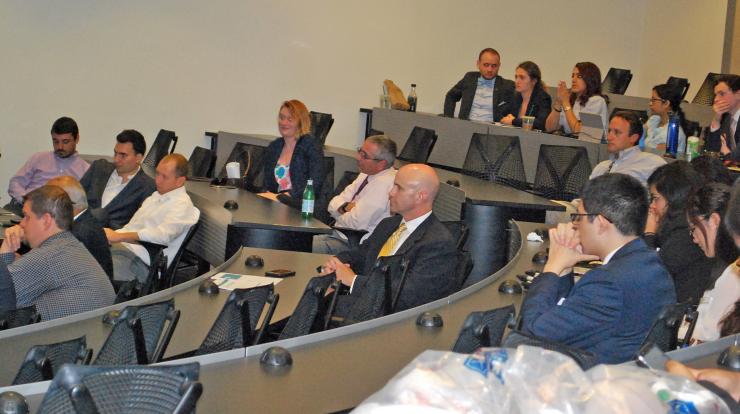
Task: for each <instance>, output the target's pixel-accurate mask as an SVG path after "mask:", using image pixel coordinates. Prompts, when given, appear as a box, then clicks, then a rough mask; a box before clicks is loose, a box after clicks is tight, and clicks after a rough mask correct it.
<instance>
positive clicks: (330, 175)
mask: <svg viewBox="0 0 740 414" xmlns="http://www.w3.org/2000/svg"><path fill="white" fill-rule="evenodd" d="M333 193H334V157H324V181H323V182H322V183H321V189H319V191H318V192H317V193H316V201H315V204H314V209H313V214H314V216H315V217H316V218H317V219H318V220H320V221H321V222H323V223H326V224H329V225H330V224H331V223H332V222H333V221H334V219H333V218H332V217H331V215H330V214H329V212H328V211H327V209H328V208H329V202H330V201H331V199H332V194H333Z"/></svg>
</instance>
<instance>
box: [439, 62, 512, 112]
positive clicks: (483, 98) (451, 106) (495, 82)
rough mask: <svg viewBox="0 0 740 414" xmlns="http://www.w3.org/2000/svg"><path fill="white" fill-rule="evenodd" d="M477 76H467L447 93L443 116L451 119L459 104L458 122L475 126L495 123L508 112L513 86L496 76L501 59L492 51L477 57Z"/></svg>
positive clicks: (471, 74) (474, 74)
mask: <svg viewBox="0 0 740 414" xmlns="http://www.w3.org/2000/svg"><path fill="white" fill-rule="evenodd" d="M476 65H477V66H478V71H477V72H468V73H466V74H465V76H464V77H463V78H462V79H461V80H460V81H459V82H458V83H457V84H456V85H455V86H453V87H452V89H450V91H449V92H447V96H445V103H444V115H445V116H449V117H453V116H454V115H455V106H456V105H457V102H458V101H461V103H460V112H459V114H458V117H459V118H460V119H469V120H471V121H479V122H498V121H499V120H500V119H501V118H502V117H504V116H505V115H507V114H509V113H510V112H511V105H512V101H513V99H514V82H512V81H510V80H508V79H504V78H502V77H501V76H499V75H498V70H499V68H500V67H501V56H500V55H499V53H498V52H497V51H496V50H495V49H492V48H486V49H483V50H481V52H480V53H479V54H478V61H477V62H476Z"/></svg>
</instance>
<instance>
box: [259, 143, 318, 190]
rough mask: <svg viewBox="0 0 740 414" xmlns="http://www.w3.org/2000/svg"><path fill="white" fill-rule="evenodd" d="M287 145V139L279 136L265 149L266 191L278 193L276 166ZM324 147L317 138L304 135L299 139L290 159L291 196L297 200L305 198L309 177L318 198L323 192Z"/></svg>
mask: <svg viewBox="0 0 740 414" xmlns="http://www.w3.org/2000/svg"><path fill="white" fill-rule="evenodd" d="M283 146H285V140H283V138H282V137H281V138H278V139H276V140H274V141H272V142H271V143H270V145H269V146H268V147H267V150H265V155H264V157H265V162H264V176H265V179H264V187H265V191H271V192H273V193H277V190H278V184H277V181H276V180H275V166H276V165H277V162H278V159H279V158H280V153H281V152H282V151H283ZM325 174H326V173H325V172H324V149H323V147H322V145H321V142H319V141H318V140H317V139H316V138H314V137H313V136H311V135H308V134H307V135H304V136H302V137H301V138H299V139H298V142H297V143H296V144H295V149H294V150H293V157H292V158H291V159H290V183H291V185H292V186H293V188H291V190H290V197H291V198H292V199H294V200H297V201H298V202H299V203H300V200H301V199H303V190H305V189H306V183H307V182H308V179H309V178H310V179H312V180H313V191H314V194H315V195H316V197H317V198H318V196H319V194H321V186H322V184H323V183H324V175H325Z"/></svg>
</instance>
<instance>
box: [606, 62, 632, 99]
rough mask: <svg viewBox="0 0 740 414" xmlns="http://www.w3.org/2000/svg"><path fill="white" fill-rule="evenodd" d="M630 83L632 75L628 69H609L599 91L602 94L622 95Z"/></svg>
mask: <svg viewBox="0 0 740 414" xmlns="http://www.w3.org/2000/svg"><path fill="white" fill-rule="evenodd" d="M630 81H632V73H631V71H630V70H629V69H618V68H609V71H608V72H606V77H605V78H604V81H603V82H601V90H602V91H603V92H604V93H614V94H617V95H624V93H625V92H626V91H627V87H628V86H630Z"/></svg>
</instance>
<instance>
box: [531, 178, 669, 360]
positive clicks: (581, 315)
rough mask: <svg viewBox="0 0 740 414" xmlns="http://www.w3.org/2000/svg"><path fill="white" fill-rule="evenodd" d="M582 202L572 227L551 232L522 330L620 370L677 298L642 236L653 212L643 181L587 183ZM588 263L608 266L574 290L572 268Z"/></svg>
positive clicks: (591, 273) (592, 272) (562, 226)
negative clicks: (665, 306) (586, 352)
mask: <svg viewBox="0 0 740 414" xmlns="http://www.w3.org/2000/svg"><path fill="white" fill-rule="evenodd" d="M581 200H582V201H581V203H580V204H579V205H578V213H576V214H573V215H572V220H573V224H572V225H570V224H560V225H558V227H557V228H554V229H550V252H549V258H548V260H547V263H546V264H545V268H544V269H543V272H542V274H540V275H539V276H538V277H537V278H535V280H534V282H533V283H532V286H531V287H530V289H529V293H528V294H527V298H526V301H525V303H524V304H523V306H522V329H523V330H524V332H525V333H529V334H532V335H534V336H538V337H541V338H545V339H549V340H553V341H556V342H561V343H564V344H566V345H569V346H572V347H575V348H579V349H582V350H586V351H590V352H593V353H594V354H596V356H597V358H598V361H599V362H600V363H608V364H618V363H621V362H625V361H629V360H631V359H633V358H634V356H635V354H636V353H637V351H638V349H639V347H640V345H641V344H642V342H643V340H644V339H645V337H646V336H647V333H648V331H649V330H650V327H651V325H652V323H653V321H654V320H655V318H656V317H657V316H658V313H659V312H660V310H661V308H662V307H663V306H664V305H667V304H672V303H675V302H676V292H675V289H674V287H673V281H672V279H671V276H670V274H669V273H668V271H667V270H666V269H665V267H663V263H662V262H661V261H660V258H659V257H658V255H657V253H656V252H655V251H654V250H652V249H650V248H649V247H647V245H645V242H643V240H642V239H641V238H640V236H639V235H640V233H641V232H642V229H644V228H645V220H646V218H647V211H648V197H647V193H646V191H645V188H644V187H643V186H642V184H640V182H639V181H637V180H636V179H635V178H632V177H630V176H628V175H624V174H614V173H613V174H605V175H602V176H599V177H596V178H594V179H592V180H591V181H589V182H588V183H587V184H586V186H585V187H584V188H583V191H582V194H581ZM583 260H601V261H602V262H603V263H604V264H603V265H602V266H600V267H598V268H595V269H593V270H590V271H589V272H587V273H586V274H585V275H583V277H582V278H581V279H580V280H579V281H578V283H574V279H573V273H572V269H573V266H574V265H575V264H576V263H578V262H580V261H583Z"/></svg>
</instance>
